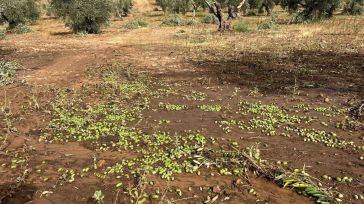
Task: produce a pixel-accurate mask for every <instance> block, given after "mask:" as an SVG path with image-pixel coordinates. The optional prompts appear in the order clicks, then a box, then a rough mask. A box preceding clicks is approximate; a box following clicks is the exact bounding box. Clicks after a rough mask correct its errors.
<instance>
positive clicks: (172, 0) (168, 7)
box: [156, 0, 192, 14]
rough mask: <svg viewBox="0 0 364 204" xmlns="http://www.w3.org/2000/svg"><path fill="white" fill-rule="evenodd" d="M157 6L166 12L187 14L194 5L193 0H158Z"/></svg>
mask: <svg viewBox="0 0 364 204" xmlns="http://www.w3.org/2000/svg"><path fill="white" fill-rule="evenodd" d="M156 3H157V6H160V7H161V8H162V10H163V11H164V12H171V13H172V12H173V13H182V14H185V13H187V12H188V11H189V9H190V7H191V6H192V1H185V0H156Z"/></svg>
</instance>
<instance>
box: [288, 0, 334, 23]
mask: <svg viewBox="0 0 364 204" xmlns="http://www.w3.org/2000/svg"><path fill="white" fill-rule="evenodd" d="M340 4H341V0H325V1H322V0H284V1H282V2H281V5H282V7H283V8H287V9H288V11H289V12H290V13H296V15H294V19H293V20H292V21H291V22H294V23H301V22H304V21H316V20H321V19H325V18H330V17H332V15H333V14H334V11H335V10H336V9H337V8H338V7H339V6H340Z"/></svg>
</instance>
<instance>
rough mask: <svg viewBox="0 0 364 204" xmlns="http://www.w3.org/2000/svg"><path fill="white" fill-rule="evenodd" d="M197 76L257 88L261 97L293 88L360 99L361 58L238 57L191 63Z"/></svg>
mask: <svg viewBox="0 0 364 204" xmlns="http://www.w3.org/2000/svg"><path fill="white" fill-rule="evenodd" d="M190 63H191V64H192V66H193V67H197V68H198V71H199V72H202V74H199V75H200V76H204V75H205V76H209V77H213V78H216V79H217V80H219V81H220V82H228V83H231V84H235V85H237V86H249V87H251V86H253V87H258V88H259V89H260V90H262V91H264V92H265V93H286V92H287V91H289V90H290V89H292V88H294V87H295V86H296V87H297V88H300V89H304V88H325V89H327V90H328V91H333V92H343V93H349V92H351V93H355V94H358V95H359V96H364V55H363V54H357V53H335V52H315V51H302V50H295V51H293V52H291V53H290V54H287V55H277V54H276V53H245V52H244V53H240V54H238V55H237V56H233V57H226V56H223V57H221V58H219V57H216V58H214V59H201V60H199V59H198V60H191V61H190Z"/></svg>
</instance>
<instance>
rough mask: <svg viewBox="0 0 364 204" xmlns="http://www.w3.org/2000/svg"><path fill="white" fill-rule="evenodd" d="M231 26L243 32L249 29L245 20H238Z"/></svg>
mask: <svg viewBox="0 0 364 204" xmlns="http://www.w3.org/2000/svg"><path fill="white" fill-rule="evenodd" d="M233 28H234V30H235V31H236V32H240V33H245V32H249V31H250V29H249V26H248V24H247V23H246V22H245V21H238V22H237V23H235V24H234V26H233Z"/></svg>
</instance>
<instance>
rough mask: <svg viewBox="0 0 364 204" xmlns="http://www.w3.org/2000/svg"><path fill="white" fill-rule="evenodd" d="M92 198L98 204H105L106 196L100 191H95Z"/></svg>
mask: <svg viewBox="0 0 364 204" xmlns="http://www.w3.org/2000/svg"><path fill="white" fill-rule="evenodd" d="M92 198H93V199H94V200H95V202H96V203H98V204H102V203H104V198H105V196H104V194H103V193H102V191H101V190H98V191H95V193H94V195H93V196H92Z"/></svg>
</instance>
